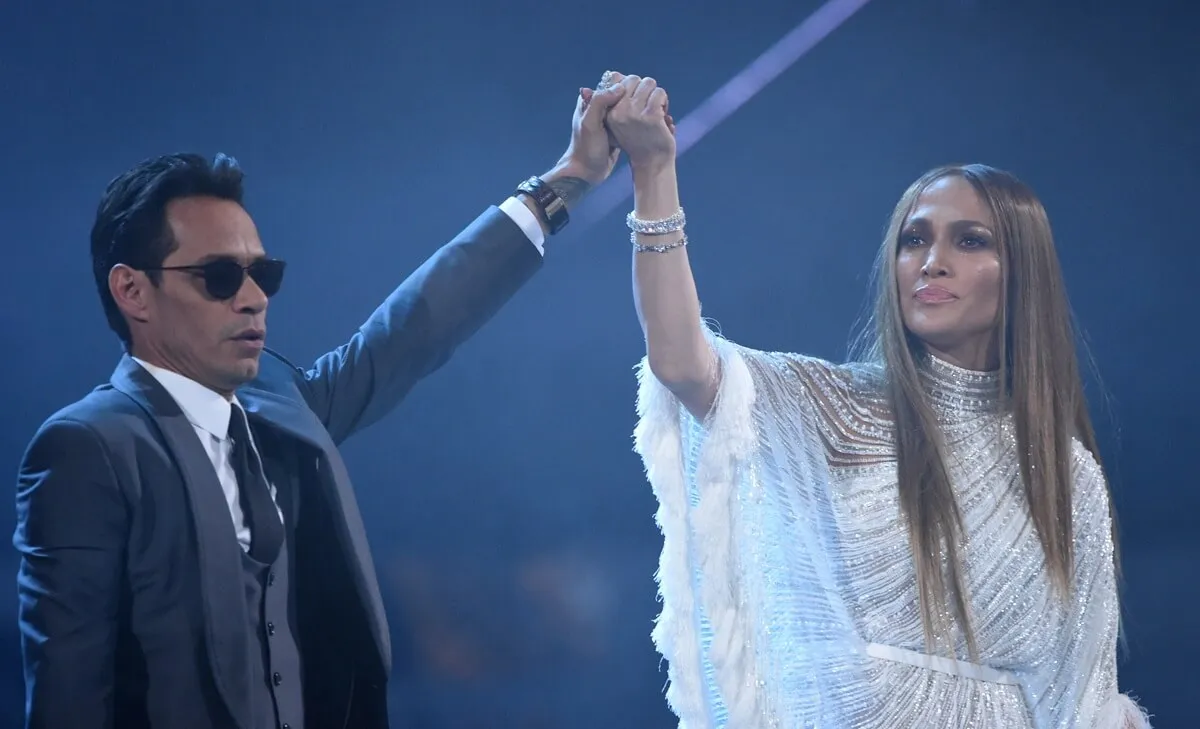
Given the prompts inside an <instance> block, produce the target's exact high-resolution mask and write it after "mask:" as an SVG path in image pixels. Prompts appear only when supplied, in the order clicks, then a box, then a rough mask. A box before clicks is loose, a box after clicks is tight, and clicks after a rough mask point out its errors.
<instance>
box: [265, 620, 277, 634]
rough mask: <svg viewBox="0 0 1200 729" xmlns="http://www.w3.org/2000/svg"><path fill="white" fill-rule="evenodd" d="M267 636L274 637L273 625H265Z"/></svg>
mask: <svg viewBox="0 0 1200 729" xmlns="http://www.w3.org/2000/svg"><path fill="white" fill-rule="evenodd" d="M267 635H275V623H267Z"/></svg>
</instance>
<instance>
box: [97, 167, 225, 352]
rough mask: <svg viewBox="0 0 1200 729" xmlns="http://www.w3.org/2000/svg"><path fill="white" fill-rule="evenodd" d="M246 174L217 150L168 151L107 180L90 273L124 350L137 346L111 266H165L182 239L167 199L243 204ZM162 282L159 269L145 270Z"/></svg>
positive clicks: (153, 280)
mask: <svg viewBox="0 0 1200 729" xmlns="http://www.w3.org/2000/svg"><path fill="white" fill-rule="evenodd" d="M242 179H243V173H242V169H241V167H239V166H238V163H237V160H235V159H234V158H232V157H229V156H227V155H224V154H218V155H217V156H216V157H215V158H213V160H212V161H209V160H207V159H205V158H204V157H202V156H200V155H198V154H187V153H179V154H168V155H163V156H161V157H155V158H153V159H148V160H145V161H143V162H141V163H139V164H138V165H137V166H135V167H133V168H132V169H130V170H129V171H127V172H125V173H124V174H122V175H120V176H119V177H117V178H116V179H114V180H113V181H112V182H110V183H109V184H108V188H107V189H106V190H105V191H104V196H103V197H102V198H101V199H100V205H99V207H98V208H97V210H96V220H95V222H94V223H93V225H92V275H93V277H94V278H95V280H96V290H97V291H98V292H99V294H100V303H101V304H103V305H104V315H105V317H107V318H108V326H109V327H110V328H111V329H112V330H113V331H114V332H116V334H117V336H118V337H120V338H121V342H122V343H123V344H124V345H125V348H126V349H130V348H131V347H132V345H133V342H132V334H131V332H130V330H129V323H128V322H127V321H125V316H124V315H123V314H122V313H121V310H120V309H119V308H117V302H116V301H115V300H114V299H113V296H112V292H110V291H109V289H108V274H109V272H110V271H111V270H112V268H113V266H115V265H117V264H125V265H126V266H129V267H130V268H135V269H146V268H155V267H157V266H161V265H162V263H163V261H164V260H166V258H167V256H169V255H170V254H171V252H172V251H174V250H175V249H176V248H177V247H178V243H177V241H176V240H175V238H174V236H173V235H172V233H171V228H170V226H169V225H168V224H167V204H168V203H170V202H171V201H172V200H177V199H180V198H185V197H216V198H221V199H223V200H232V201H233V202H236V203H237V204H239V205H241V204H242ZM146 273H147V276H148V277H149V278H150V281H151V282H152V283H154V284H155V285H158V282H159V280H160V276H159V273H158V272H157V271H147V272H146Z"/></svg>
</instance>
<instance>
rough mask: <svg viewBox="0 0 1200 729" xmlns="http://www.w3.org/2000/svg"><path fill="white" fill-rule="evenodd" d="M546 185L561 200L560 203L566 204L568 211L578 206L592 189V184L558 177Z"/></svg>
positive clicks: (576, 179) (571, 178)
mask: <svg viewBox="0 0 1200 729" xmlns="http://www.w3.org/2000/svg"><path fill="white" fill-rule="evenodd" d="M546 184H547V185H549V186H550V189H551V190H554V192H555V193H556V194H557V195H558V196H559V197H561V198H562V201H563V202H564V203H566V204H567V209H568V210H570V209H572V208H574V207H575V206H576V205H578V204H579V201H580V200H583V198H584V197H586V196H587V194H588V193H589V192H591V189H592V183H590V182H588V181H587V180H583V179H580V178H578V177H560V178H558V179H557V180H554V181H553V182H548V183H546Z"/></svg>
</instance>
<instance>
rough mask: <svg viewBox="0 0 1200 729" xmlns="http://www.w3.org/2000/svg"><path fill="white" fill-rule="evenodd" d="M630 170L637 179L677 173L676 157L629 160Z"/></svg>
mask: <svg viewBox="0 0 1200 729" xmlns="http://www.w3.org/2000/svg"><path fill="white" fill-rule="evenodd" d="M629 169H630V171H632V172H633V175H634V177H635V178H637V177H650V178H653V177H662V176H665V175H670V174H673V173H674V172H675V157H674V156H670V157H647V158H645V159H634V158H632V157H631V158H630V159H629Z"/></svg>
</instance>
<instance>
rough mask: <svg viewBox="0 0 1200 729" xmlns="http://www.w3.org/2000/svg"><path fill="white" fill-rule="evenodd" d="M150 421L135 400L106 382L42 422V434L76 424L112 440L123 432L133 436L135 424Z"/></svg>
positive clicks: (39, 430) (80, 427)
mask: <svg viewBox="0 0 1200 729" xmlns="http://www.w3.org/2000/svg"><path fill="white" fill-rule="evenodd" d="M148 419H149V416H148V415H147V414H146V412H145V411H144V410H142V408H141V407H140V406H138V404H137V403H135V402H134V401H133V399H132V398H130V397H129V396H128V395H126V394H125V393H123V392H121V391H120V390H117V389H116V388H114V387H113V386H112V385H111V384H109V383H105V384H103V385H99V386H98V387H96V388H94V389H93V390H92V391H91V392H89V393H87V394H86V395H84V396H83V397H81V398H79V399H78V400H76V401H75V402H73V403H70V404H69V405H65V406H63V407H62V408H60V409H59V410H58V411H56V412H54V413H52V414H51V415H50V416H49V417H47V418H46V419H45V420H43V421H42V424H41V426H40V427H39V428H38V434H39V435H40V434H43V433H45V432H46V431H47V430H51V429H54V428H56V427H57V428H60V429H61V428H70V426H72V425H74V426H76V427H77V428H78V429H82V430H90V431H92V432H93V433H94V434H96V435H97V436H102V437H112V436H114V435H117V434H120V433H122V432H126V433H132V432H133V431H134V430H135V428H134V427H132V426H133V425H134V424H135V423H144V422H146V421H147V420H148Z"/></svg>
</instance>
